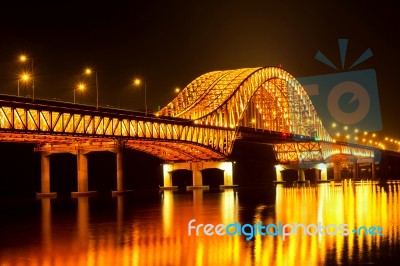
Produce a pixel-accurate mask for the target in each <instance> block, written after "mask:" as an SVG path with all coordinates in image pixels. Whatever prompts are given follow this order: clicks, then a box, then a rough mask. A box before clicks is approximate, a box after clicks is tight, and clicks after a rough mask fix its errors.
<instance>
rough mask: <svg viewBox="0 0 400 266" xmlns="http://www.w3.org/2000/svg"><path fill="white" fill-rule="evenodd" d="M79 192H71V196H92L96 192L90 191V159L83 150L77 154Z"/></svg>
mask: <svg viewBox="0 0 400 266" xmlns="http://www.w3.org/2000/svg"><path fill="white" fill-rule="evenodd" d="M76 157H77V172H78V192H71V196H90V195H94V194H96V191H89V190H88V187H89V186H88V159H87V155H86V153H85V152H84V151H83V150H78V153H77V156H76Z"/></svg>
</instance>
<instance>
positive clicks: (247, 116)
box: [158, 67, 332, 141]
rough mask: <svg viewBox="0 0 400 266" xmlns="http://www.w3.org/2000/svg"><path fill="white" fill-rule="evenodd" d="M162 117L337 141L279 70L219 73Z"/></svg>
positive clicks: (198, 84)
mask: <svg viewBox="0 0 400 266" xmlns="http://www.w3.org/2000/svg"><path fill="white" fill-rule="evenodd" d="M158 114H159V115H166V116H172V117H179V118H185V119H191V120H194V121H195V123H197V124H201V125H212V126H220V127H225V128H237V127H238V126H244V127H252V128H256V129H263V130H270V131H276V132H286V133H291V134H297V135H302V136H309V137H316V138H318V139H319V140H324V141H332V138H331V136H330V135H329V134H328V132H327V131H326V130H325V128H324V127H323V126H322V122H321V121H320V119H319V118H318V116H317V113H316V111H315V109H314V107H313V105H312V103H311V100H310V99H309V97H308V95H307V93H306V92H305V91H304V89H303V87H302V86H301V85H300V84H299V83H298V82H297V81H296V79H295V78H294V77H293V76H292V75H290V74H289V73H287V72H286V71H284V70H283V69H282V68H277V67H261V68H244V69H236V70H227V71H215V72H210V73H207V74H204V75H202V76H200V77H199V78H197V79H195V80H194V81H193V82H191V83H190V84H189V85H188V86H187V87H186V88H185V89H184V90H182V92H181V93H180V94H179V95H177V97H176V98H175V99H174V100H173V101H172V102H170V103H169V104H168V105H167V106H166V107H164V108H163V109H161V110H160V111H159V112H158Z"/></svg>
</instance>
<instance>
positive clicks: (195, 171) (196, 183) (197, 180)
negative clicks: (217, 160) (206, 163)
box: [191, 162, 203, 187]
mask: <svg viewBox="0 0 400 266" xmlns="http://www.w3.org/2000/svg"><path fill="white" fill-rule="evenodd" d="M191 169H192V175H193V187H202V186H203V176H202V175H201V170H203V167H202V163H201V162H193V163H191Z"/></svg>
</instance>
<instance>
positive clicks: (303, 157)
mask: <svg viewBox="0 0 400 266" xmlns="http://www.w3.org/2000/svg"><path fill="white" fill-rule="evenodd" d="M273 148H274V153H275V158H276V160H277V162H278V163H280V164H292V163H298V164H307V163H321V162H326V161H327V160H332V158H333V157H335V156H338V155H345V156H347V157H348V158H371V159H373V158H374V156H375V150H374V148H372V147H371V148H367V147H354V146H349V145H348V144H347V143H328V142H322V141H321V142H290V143H278V144H274V145H273Z"/></svg>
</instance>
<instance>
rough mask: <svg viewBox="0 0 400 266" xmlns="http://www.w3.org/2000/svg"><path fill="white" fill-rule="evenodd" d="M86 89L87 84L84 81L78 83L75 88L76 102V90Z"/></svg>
mask: <svg viewBox="0 0 400 266" xmlns="http://www.w3.org/2000/svg"><path fill="white" fill-rule="evenodd" d="M85 89H86V84H85V83H83V82H80V83H78V85H77V86H76V88H75V89H74V103H75V92H76V90H80V91H84V90H85Z"/></svg>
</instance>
